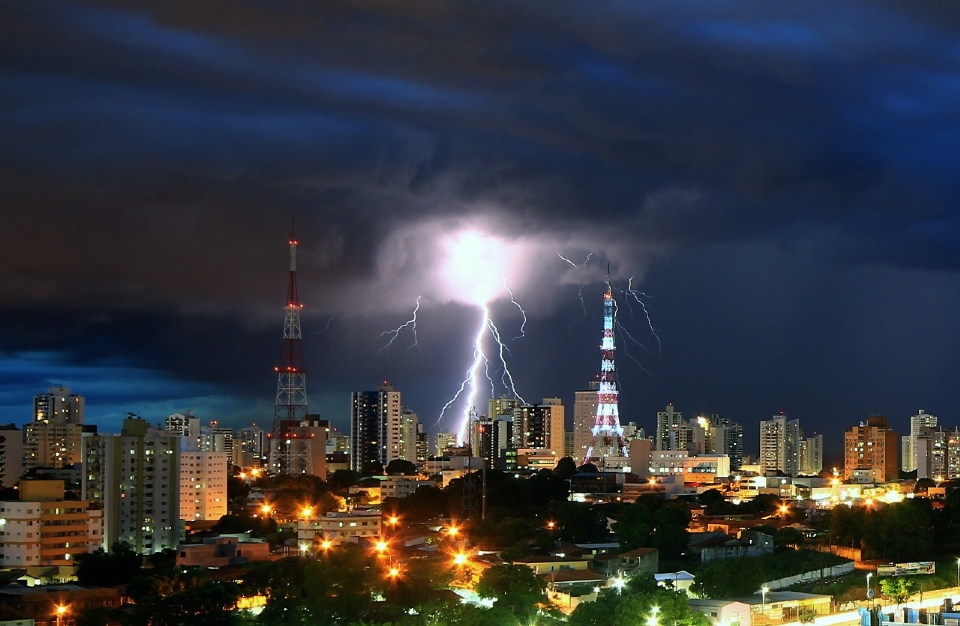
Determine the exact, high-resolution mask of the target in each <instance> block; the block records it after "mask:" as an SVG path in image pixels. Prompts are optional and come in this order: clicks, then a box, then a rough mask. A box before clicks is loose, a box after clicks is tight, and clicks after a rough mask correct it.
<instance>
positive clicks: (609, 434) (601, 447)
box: [583, 267, 627, 469]
mask: <svg viewBox="0 0 960 626" xmlns="http://www.w3.org/2000/svg"><path fill="white" fill-rule="evenodd" d="M609 275H610V269H609V267H608V268H607V291H606V293H604V294H603V336H602V339H601V341H600V355H601V356H600V386H599V388H598V389H597V419H596V421H595V422H594V426H593V428H591V429H590V432H591V433H593V444H592V445H591V446H590V447H589V448H588V449H587V454H586V456H585V457H584V459H583V462H584V463H589V462H593V463H596V464H597V466H598V467H600V469H603V468H604V466H605V465H606V460H607V459H611V460H613V459H614V458H617V459H623V457H626V456H627V450H626V448H625V447H624V443H623V428H621V426H620V414H619V395H620V392H619V391H618V390H617V370H616V365H615V362H614V353H615V352H616V349H617V348H616V343H615V341H614V334H613V326H614V317H615V315H616V306H615V302H614V299H613V288H612V287H611V286H610V276H609Z"/></svg>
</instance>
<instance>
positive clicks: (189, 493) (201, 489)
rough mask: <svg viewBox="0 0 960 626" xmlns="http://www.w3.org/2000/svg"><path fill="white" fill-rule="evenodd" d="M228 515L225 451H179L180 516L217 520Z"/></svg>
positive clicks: (193, 519)
mask: <svg viewBox="0 0 960 626" xmlns="http://www.w3.org/2000/svg"><path fill="white" fill-rule="evenodd" d="M226 514H227V453H226V452H206V451H200V450H181V451H180V519H182V520H184V521H188V522H189V521H196V520H219V519H220V518H221V517H223V516H224V515H226Z"/></svg>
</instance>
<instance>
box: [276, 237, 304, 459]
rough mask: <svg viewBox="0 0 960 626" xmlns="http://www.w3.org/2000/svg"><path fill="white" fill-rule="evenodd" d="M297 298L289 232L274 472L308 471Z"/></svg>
mask: <svg viewBox="0 0 960 626" xmlns="http://www.w3.org/2000/svg"><path fill="white" fill-rule="evenodd" d="M302 308H303V305H302V304H300V297H299V296H298V295H297V240H296V238H295V237H294V236H293V229H291V231H290V282H289V285H288V287H287V305H286V306H285V307H284V317H283V341H282V342H281V344H280V346H281V347H280V365H279V366H277V367H275V368H274V369H275V370H276V372H277V402H276V406H275V408H274V412H273V431H272V432H271V434H270V439H271V445H270V470H271V471H273V472H276V473H278V474H312V473H313V471H312V470H313V468H312V463H311V458H310V431H309V430H308V429H307V426H306V424H305V423H304V420H305V419H306V417H307V376H306V372H305V371H304V367H303V339H302V338H301V336H300V309H302Z"/></svg>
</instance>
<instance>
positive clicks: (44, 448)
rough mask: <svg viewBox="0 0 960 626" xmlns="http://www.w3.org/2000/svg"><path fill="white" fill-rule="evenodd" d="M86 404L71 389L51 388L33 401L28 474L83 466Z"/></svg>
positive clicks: (27, 430) (26, 446)
mask: <svg viewBox="0 0 960 626" xmlns="http://www.w3.org/2000/svg"><path fill="white" fill-rule="evenodd" d="M84 411H85V401H84V398H83V396H78V395H76V394H71V393H70V389H69V388H67V387H51V388H50V389H49V390H48V393H41V394H37V395H36V396H35V397H34V399H33V420H32V421H29V422H27V423H26V424H24V426H23V466H24V471H29V470H31V469H33V468H36V467H52V468H61V467H68V466H70V465H73V464H74V463H79V462H80V458H81V446H80V444H81V441H82V440H83V433H84V431H85V430H88V431H90V430H93V431H95V430H96V427H95V426H91V427H89V428H86V429H85V428H84V425H83V421H84Z"/></svg>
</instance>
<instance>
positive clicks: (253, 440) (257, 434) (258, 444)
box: [239, 423, 266, 468]
mask: <svg viewBox="0 0 960 626" xmlns="http://www.w3.org/2000/svg"><path fill="white" fill-rule="evenodd" d="M239 435H240V454H239V462H240V467H243V468H260V467H266V455H265V453H266V433H265V432H263V429H262V428H260V427H258V426H257V425H256V424H255V423H254V424H253V425H251V426H248V427H246V428H241V429H240V432H239Z"/></svg>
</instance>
